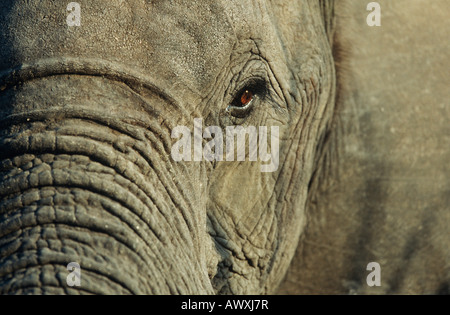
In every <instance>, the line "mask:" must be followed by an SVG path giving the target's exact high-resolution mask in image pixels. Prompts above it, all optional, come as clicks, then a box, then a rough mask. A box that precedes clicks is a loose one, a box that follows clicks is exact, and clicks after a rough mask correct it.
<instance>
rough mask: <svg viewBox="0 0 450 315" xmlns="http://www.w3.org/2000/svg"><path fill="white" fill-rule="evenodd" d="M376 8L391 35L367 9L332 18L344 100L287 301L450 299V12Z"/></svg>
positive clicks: (347, 0)
mask: <svg viewBox="0 0 450 315" xmlns="http://www.w3.org/2000/svg"><path fill="white" fill-rule="evenodd" d="M377 2H378V3H379V4H380V7H381V26H374V27H370V26H368V23H367V20H366V19H367V16H368V14H369V13H370V12H368V11H367V7H366V6H367V2H364V1H362V2H361V1H354V0H341V1H339V2H337V3H336V5H335V8H334V13H332V14H333V15H334V19H333V18H332V19H329V18H328V19H325V20H329V21H331V22H332V23H331V24H327V23H325V26H326V29H327V32H328V34H330V35H331V36H330V38H334V41H333V49H334V57H335V63H336V70H337V101H336V107H335V111H334V116H333V120H332V124H331V126H330V130H329V132H328V134H327V137H326V142H325V143H324V147H323V151H322V154H321V158H320V161H319V163H318V167H317V169H316V173H315V176H314V178H313V181H312V183H311V185H310V190H309V195H308V207H307V226H306V230H305V231H304V233H303V235H302V237H301V239H300V242H299V247H298V249H297V252H296V255H295V257H294V260H293V262H292V264H291V267H290V269H289V271H288V273H287V275H286V278H285V280H284V281H283V283H282V285H281V286H280V288H279V292H280V293H284V294H307V293H331V294H333V293H337V294H345V293H362V294H372V293H401V294H411V293H421V294H429V293H443V294H449V293H450V251H449V226H450V211H449V210H450V209H449V207H450V179H449V178H450V163H449V161H450V124H449V119H450V105H449V99H450V94H449V88H448V87H449V83H450V78H449V74H448V69H449V68H450V59H449V58H448V52H449V48H450V47H449V42H448V37H449V32H448V30H449V29H450V21H449V19H448V15H449V13H450V12H449V7H448V3H447V0H435V1H431V2H427V3H426V4H425V3H424V2H423V1H420V0H396V1H390V0H380V1H377ZM322 6H323V7H322V12H325V16H327V15H328V14H330V13H327V12H333V11H328V10H327V5H326V2H322ZM333 34H334V36H333ZM370 262H377V263H379V266H380V270H379V271H380V273H379V274H376V273H375V274H373V276H374V277H377V276H378V275H379V276H380V277H381V279H380V280H381V283H380V284H381V286H376V285H375V286H369V285H368V284H371V283H370V281H369V282H367V278H368V276H369V273H371V270H367V267H368V264H369V263H370ZM370 277H372V275H371V276H370ZM370 277H369V278H370Z"/></svg>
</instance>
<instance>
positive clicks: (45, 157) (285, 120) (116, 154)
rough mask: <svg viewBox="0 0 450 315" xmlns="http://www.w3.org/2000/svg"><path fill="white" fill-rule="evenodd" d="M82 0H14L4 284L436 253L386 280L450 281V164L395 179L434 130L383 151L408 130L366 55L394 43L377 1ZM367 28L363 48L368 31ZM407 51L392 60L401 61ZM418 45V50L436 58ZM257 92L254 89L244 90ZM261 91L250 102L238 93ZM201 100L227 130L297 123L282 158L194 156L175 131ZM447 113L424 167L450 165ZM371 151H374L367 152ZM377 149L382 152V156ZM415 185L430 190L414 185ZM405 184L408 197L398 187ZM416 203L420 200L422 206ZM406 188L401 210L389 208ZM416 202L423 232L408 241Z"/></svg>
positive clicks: (268, 268)
mask: <svg viewBox="0 0 450 315" xmlns="http://www.w3.org/2000/svg"><path fill="white" fill-rule="evenodd" d="M78 2H79V3H80V5H81V10H82V11H81V14H82V15H81V16H82V20H81V26H79V27H69V26H67V25H66V17H67V14H68V12H67V11H66V5H67V4H65V3H64V4H61V3H59V2H57V1H46V0H44V1H42V0H40V1H38V0H31V1H30V0H28V1H25V0H16V1H13V0H4V1H2V3H1V4H0V47H1V48H0V173H1V175H0V176H1V177H0V293H1V294H61V293H66V294H112V293H114V294H115V293H119V294H273V293H277V292H281V293H290V294H292V293H310V292H315V293H317V292H318V293H323V292H324V293H327V292H333V293H335V292H336V293H348V292H350V293H352V292H357V293H371V291H370V290H368V291H365V289H364V283H365V275H366V274H367V272H366V270H365V266H366V265H367V263H369V262H370V261H377V259H378V260H380V263H381V264H382V268H383V270H384V265H389V263H391V262H393V263H392V264H391V265H389V266H390V267H389V268H391V269H389V273H388V274H389V276H386V277H389V278H392V279H395V277H396V276H398V272H397V273H396V272H395V270H397V271H398V270H399V269H398V268H400V267H399V266H400V264H401V261H402V260H403V261H405V260H408V261H411V264H412V265H411V266H413V267H411V268H412V269H411V270H423V269H421V268H423V267H424V266H426V268H429V269H430V270H431V275H432V276H431V279H430V280H427V281H428V282H426V284H423V278H421V277H418V278H417V277H416V278H415V279H416V280H414V279H413V280H408V281H409V282H408V283H409V284H408V286H403V285H397V286H395V285H393V284H392V283H394V282H389V283H390V284H389V285H387V286H385V287H384V288H388V289H386V290H385V291H384V292H412V293H414V292H432V293H434V292H438V291H439V290H441V291H442V292H443V291H444V290H445V289H446V288H448V286H447V287H446V284H448V279H449V277H448V276H449V273H448V272H449V261H450V259H449V256H448V239H447V238H445V236H442V235H445V231H447V232H448V224H445V222H448V220H449V217H448V211H446V210H448V204H449V202H448V201H449V200H448V197H445V196H448V194H445V191H446V190H447V192H448V187H449V185H448V180H447V181H446V177H445V176H441V177H437V178H438V179H437V181H436V182H435V183H434V184H433V185H434V186H433V187H432V188H428V189H429V190H428V191H427V190H424V189H423V188H424V187H425V186H423V185H425V184H421V183H419V184H415V185H413V184H412V183H411V185H412V186H404V185H403V186H402V185H401V183H403V182H402V181H400V185H399V186H392V187H391V186H380V183H382V182H383V179H382V178H389V179H391V178H399V177H401V173H402V172H406V170H405V165H407V164H408V163H409V164H410V162H409V160H406V159H405V158H404V155H405V154H409V153H410V154H414V153H413V151H414V152H415V149H414V148H410V147H408V146H407V145H405V148H406V147H408V149H407V150H406V149H405V151H398V152H397V155H395V158H396V160H395V159H393V160H388V161H387V162H383V163H382V162H381V161H384V158H385V157H386V156H388V155H389V154H390V152H391V151H390V150H392V147H393V146H395V143H393V142H387V141H388V140H389V141H391V140H390V139H393V137H390V136H389V133H388V132H386V131H385V130H384V129H382V127H383V128H384V127H385V125H382V124H381V123H379V121H380V120H383V119H384V121H385V119H386V117H385V116H383V115H381V116H380V115H377V114H374V112H375V111H376V110H375V109H374V108H375V107H374V106H375V105H374V104H384V101H385V100H384V99H382V100H380V101H379V102H378V103H377V102H375V101H373V99H372V98H371V97H376V96H377V95H378V94H376V93H377V92H376V91H378V93H381V96H379V97H380V98H381V97H382V96H383V95H384V94H383V92H382V91H383V88H385V87H386V85H385V84H387V83H386V80H385V79H384V77H383V75H382V74H381V73H378V72H376V69H378V68H377V67H375V65H371V66H369V64H370V62H369V61H366V59H364V58H365V57H364V56H370V57H371V58H375V56H376V55H379V54H383V53H384V52H385V51H384V50H383V49H382V48H380V50H379V51H372V50H371V49H374V47H378V46H377V45H376V44H374V43H373V42H371V41H370V40H367V39H366V40H361V39H362V38H364V36H363V34H357V36H356V35H355V33H353V32H355V28H357V26H360V25H361V23H362V22H364V21H365V17H366V15H367V11H365V8H364V7H363V8H362V13H361V21H359V20H352V17H354V16H355V15H358V14H359V11H361V7H359V6H353V5H351V4H350V3H349V2H345V3H344V4H342V7H340V6H338V5H337V4H336V5H335V3H334V2H333V1H317V0H314V1H313V0H298V1H288V0H282V1H269V0H267V1H247V0H246V1H219V0H208V1H197V0H189V1H187V0H174V1H147V0H132V1H121V0H113V1H105V0H90V1H83V0H80V1H78ZM415 2H418V1H415ZM436 2H439V1H436ZM382 5H387V4H386V3H385V2H383V3H382ZM392 10H395V12H401V10H400V7H396V6H395V5H392ZM430 10H431V9H430ZM430 12H431V11H430ZM413 13H414V14H416V12H413ZM430 14H431V13H430ZM347 21H352V22H351V23H347ZM387 21H388V20H386V23H387ZM360 22H361V23H360ZM383 22H385V21H384V20H383ZM442 23H444V20H442ZM447 23H448V22H447ZM422 25H423V24H422ZM365 27H368V26H367V25H365ZM388 27H389V26H388ZM398 29H399V28H398V27H395V26H391V30H392V32H393V33H394V34H395V31H397V30H398ZM414 30H415V29H412V28H408V29H406V30H405V31H404V34H407V35H410V34H412V33H413V31H414ZM367 32H369V31H367ZM404 34H403V33H401V32H399V35H404ZM354 35H355V36H354ZM378 36H380V37H381V35H378ZM353 38H357V39H360V40H361V43H362V44H363V45H364V46H362V47H361V48H360V50H358V49H355V50H353V49H351V50H350V49H349V47H353V46H352V44H353V43H352V42H351V40H352V39H353ZM407 38H411V42H410V44H411V43H412V44H414V43H415V40H418V39H415V38H413V37H407ZM377 39H378V40H382V39H384V38H381V39H380V38H375V40H377ZM441 45H444V43H442V44H441ZM383 47H384V46H383ZM429 47H432V43H430V44H429ZM369 51H370V52H371V54H369ZM405 54H406V55H407V56H409V54H410V53H409V52H405ZM439 56H440V55H439ZM388 57H389V56H388ZM393 58H394V57H392V58H387V60H386V61H378V62H379V63H381V64H382V65H384V67H386V68H389V67H390V65H391V63H394V60H393ZM412 58H413V59H412V60H409V59H406V60H405V61H404V65H405V67H407V66H408V65H410V63H412V61H413V60H418V59H420V58H419V57H417V56H415V55H414V56H413V57H412ZM436 58H438V57H436ZM421 60H422V59H421ZM383 62H385V63H383ZM444 62H447V61H446V60H445V59H444ZM366 66H367V72H364V73H362V72H361V71H359V70H357V69H362V68H364V67H366ZM417 69H418V70H423V69H424V68H422V67H419V66H417ZM411 72H413V70H412V69H411V70H410V71H409V72H408V71H406V72H401V75H402V76H404V77H405V78H406V77H408V75H409V74H411ZM439 75H441V76H443V73H441V74H439ZM372 78H375V79H376V81H377V82H378V85H376V84H375V85H373V84H369V81H370V80H371V79H372ZM408 78H409V80H410V81H409V83H410V84H412V83H413V82H414V80H413V79H412V78H411V77H410V76H409V77H408ZM436 81H437V82H438V83H439V82H440V80H439V79H436ZM396 84H399V83H398V80H394V83H392V87H391V89H393V91H389V92H390V93H386V95H390V96H391V98H392V99H393V100H394V101H393V102H392V104H395V106H394V107H393V109H392V111H390V112H389V113H391V115H392V116H390V117H403V116H402V115H403V113H404V112H405V111H406V105H407V104H409V102H408V101H407V100H412V99H413V98H412V97H411V99H407V100H403V98H402V97H403V96H404V95H406V94H401V93H399V92H398V91H397V90H396V88H395V86H397V85H396ZM402 86H403V85H402ZM431 88H433V89H431ZM411 89H412V87H411ZM430 89H431V91H434V89H436V91H435V92H436V93H435V98H434V97H432V96H429V98H428V99H426V100H428V101H429V104H430V106H436V108H438V106H441V104H442V103H441V100H444V97H445V95H444V94H445V93H444V92H443V91H445V88H444V87H443V86H441V85H434V84H432V83H430ZM245 91H250V92H252V93H251V94H249V93H247V94H245V98H242V97H241V95H242V92H245ZM369 91H370V92H371V93H372V94H370V93H369ZM380 91H381V92H380ZM402 91H405V92H403V93H407V92H408V89H406V90H402ZM366 92H367V94H365V93H366ZM249 95H252V96H254V98H253V100H252V103H251V106H252V107H251V111H246V112H243V111H242V110H241V109H239V108H236V106H235V105H234V104H236V100H240V99H244V100H248V98H249ZM408 95H409V94H408ZM386 101H387V99H386ZM395 101H398V102H395ZM370 102H372V103H370ZM374 102H375V103H374ZM362 104H363V105H362ZM230 106H234V107H231V108H232V110H231V111H230ZM354 108H357V109H355V110H354V111H353V112H352V110H353V109H354ZM386 108H388V107H386ZM390 108H392V107H390ZM422 110H423V109H421V108H419V109H418V112H419V114H420V113H422ZM440 110H441V112H440V114H439V115H438V114H436V113H435V114H430V116H429V117H428V118H427V119H425V120H423V128H424V129H427V128H428V127H429V125H431V120H432V118H435V116H433V115H437V116H439V117H442V116H444V117H448V116H449V115H448V108H447V106H446V104H445V103H444V106H443V107H442V109H440ZM386 111H387V109H386ZM236 112H238V113H240V114H238V115H236V114H234V113H236ZM377 113H378V112H377ZM198 118H201V119H202V123H203V126H218V127H220V128H222V130H225V128H226V127H227V126H235V125H236V126H243V127H248V126H256V127H260V126H268V127H273V126H276V127H278V128H279V140H280V141H279V167H278V168H277V169H276V171H274V172H261V171H260V170H261V163H262V162H260V161H257V162H251V161H242V162H241V161H233V162H230V161H222V162H221V161H208V160H202V161H190V162H186V161H175V160H174V159H173V158H172V157H171V149H172V147H173V145H174V143H175V142H176V141H177V139H174V138H173V137H171V132H172V131H173V130H174V128H176V127H177V126H187V127H189V128H192V126H194V120H195V119H198ZM392 119H394V118H392ZM399 119H400V118H399ZM405 119H406V118H405ZM400 120H401V119H400ZM406 120H407V119H406ZM418 121H419V122H421V121H422V120H420V119H418ZM444 121H446V120H444V119H442V120H440V121H439V122H438V123H435V124H434V125H433V127H430V128H429V132H430V134H432V135H434V136H435V141H437V142H439V145H438V144H437V143H436V145H434V146H432V147H430V148H429V150H428V151H427V152H430V153H429V156H420V158H421V159H422V160H420V161H419V160H418V162H417V163H421V162H422V161H428V159H427V158H428V157H430V159H431V160H432V161H433V162H428V163H429V164H426V165H423V167H424V169H423V174H426V173H427V171H429V172H430V174H434V175H436V174H437V172H438V171H437V168H439V167H441V168H440V169H439V172H443V173H444V174H445V173H447V174H448V168H446V166H444V165H443V162H442V161H445V158H446V157H450V155H449V151H448V149H441V150H442V151H438V150H439V149H438V148H444V147H445V148H449V147H450V146H445V143H448V142H449V141H448V140H449V138H448V136H446V135H448V134H450V133H449V132H446V131H448V124H444ZM389 123H390V124H394V123H396V124H400V123H403V121H397V122H395V121H393V120H391V121H387V122H386V124H389ZM396 126H397V125H396ZM408 126H409V127H408ZM363 127H365V128H366V129H363ZM397 128H398V127H397ZM446 128H447V129H446ZM269 129H270V128H269ZM411 129H413V126H412V124H411V125H407V127H405V128H404V129H403V130H402V132H404V133H405V134H407V132H408V130H411ZM427 130H428V129H427ZM411 137H412V136H410V135H403V138H402V139H412V138H411ZM422 140H423V141H424V139H422ZM422 140H421V141H422ZM202 141H203V144H205V143H206V142H207V139H203V140H202ZM392 141H394V140H392ZM404 141H407V140H404ZM358 146H359V147H358ZM355 148H357V149H355ZM416 149H417V148H416ZM355 150H356V151H358V152H361V151H363V154H362V155H357V157H359V159H356V158H355V154H356V153H355ZM433 150H434V151H433ZM374 151H376V152H379V154H380V155H378V156H376V160H370V159H369V158H368V156H371V155H372V153H373V152H374ZM342 152H343V153H342ZM349 152H350V153H352V154H350V153H349ZM438 152H439V153H438ZM447 160H448V159H447ZM373 163H375V164H373ZM349 165H352V166H354V169H352V171H348V169H349V167H350V166H349ZM398 165H400V166H398ZM397 166H398V167H397ZM417 169H419V166H417V168H416V170H417ZM378 171H380V172H383V174H382V175H379V176H378V175H376V176H375V175H374V174H375V173H376V174H379V173H377V172H378ZM396 172H397V173H396ZM433 172H435V173H433ZM342 173H345V174H346V175H342ZM439 174H441V173H439ZM395 176H398V177H395ZM414 176H419V175H417V174H416V175H414ZM414 176H413V177H414ZM427 176H428V175H427ZM429 176H430V178H431V175H429ZM414 178H416V177H414ZM434 178H435V179H436V177H435V176H434ZM387 182H389V183H391V182H393V180H389V181H387ZM368 183H370V185H369V184H368ZM364 185H365V186H364ZM337 186H338V187H339V190H338V191H336V190H333V194H332V193H330V189H331V188H330V187H337ZM386 187H388V188H389V189H391V190H385V189H388V188H386ZM408 189H414V191H416V199H414V200H411V201H409V199H408V198H409V195H408V194H407V191H408ZM361 190H362V191H361ZM430 191H433V196H434V197H433V198H431V197H429V194H428V193H427V192H430ZM363 193H364V194H363ZM391 195H395V196H392V197H391ZM390 198H392V199H390ZM445 198H447V199H445ZM394 199H395V200H400V201H399V204H395V205H389V202H390V201H391V200H394ZM412 205H415V206H416V208H414V209H416V212H411V213H408V214H407V215H406V214H405V211H407V210H408V209H411V207H412ZM335 206H336V207H343V208H344V209H345V211H347V212H344V214H343V215H342V218H339V219H337V220H335V221H334V223H330V221H329V220H334V219H336V216H337V217H340V216H339V215H337V210H336V209H337V208H335ZM388 206H389V209H391V208H392V209H394V208H395V211H394V210H393V212H392V213H391V214H390V212H389V211H388V209H384V210H383V211H379V208H377V207H388ZM434 206H436V207H434ZM431 208H433V211H436V212H432V213H431V214H430V213H429V210H427V212H425V210H424V209H431ZM375 212H376V213H375ZM374 213H375V214H374ZM405 216H406V217H405ZM399 217H402V218H404V221H405V222H404V224H403V225H402V227H403V231H404V232H405V233H404V234H401V235H398V236H397V244H398V245H396V246H390V245H389V244H386V238H387V237H389V236H392V233H391V234H389V232H390V231H391V230H395V229H397V230H398V227H397V226H396V225H395V222H397V219H398V218H399ZM435 218H440V219H439V221H436V220H437V219H435ZM340 220H342V221H345V222H342V221H340ZM350 221H351V224H350ZM372 221H373V222H375V223H374V224H372ZM433 222H439V223H437V225H438V226H437V227H435V224H434V223H433ZM367 225H371V226H372V228H371V229H369V231H366V230H365V227H366V226H367ZM419 226H421V227H422V229H421V230H420V231H422V232H417V231H419ZM372 229H373V230H375V229H377V231H379V232H377V233H379V234H374V233H375V232H372ZM415 229H417V231H416V230H415ZM446 229H447V230H446ZM383 232H384V233H386V236H382V238H381V240H380V238H379V237H380V235H383ZM414 232H417V233H414ZM329 233H331V234H329ZM423 233H428V234H426V236H427V237H426V238H425V237H422V236H424V234H423ZM333 235H334V237H335V238H333ZM433 235H435V236H433ZM428 237H429V238H428ZM299 240H300V242H299ZM330 240H333V241H330ZM346 240H347V241H346ZM377 240H379V241H377ZM412 240H414V242H413V241H412ZM431 240H432V241H433V244H432V245H429V244H430V243H429V242H428V241H431ZM313 242H315V243H313ZM361 243H364V244H367V243H368V245H367V247H365V246H363V245H361ZM310 244H319V246H316V245H310ZM380 244H381V245H380ZM369 245H370V246H372V245H373V246H375V248H376V249H375V250H371V247H369ZM321 246H322V247H321ZM326 246H328V247H334V248H335V250H332V251H331V253H332V254H329V253H330V251H323V250H322V248H323V247H326ZM377 246H378V247H377ZM430 246H433V247H432V249H431V247H430ZM328 247H327V248H328ZM409 249H410V250H409ZM399 250H400V251H402V250H403V252H404V254H403V256H396V253H397V251H399ZM416 250H418V251H419V252H418V254H417V255H416V254H415V253H416ZM341 251H342V253H341ZM369 253H370V254H373V255H369ZM359 254H360V255H359ZM346 255H347V256H346ZM324 256H326V257H324ZM343 256H345V257H343ZM411 258H414V259H415V260H413V259H411ZM333 259H334V260H333ZM336 259H337V260H339V259H341V260H340V262H339V263H338V264H337V265H336V264H333V261H335V260H336ZM368 259H370V260H368ZM366 261H367V262H366ZM429 261H434V263H433V264H431V265H429V264H428V263H429ZM70 262H77V263H78V264H79V265H80V267H81V274H82V283H81V286H80V287H69V286H68V285H67V283H66V277H67V275H68V271H67V268H66V266H67V264H69V263H70ZM344 263H345V264H346V266H345V267H344V266H342V264H344ZM347 263H348V264H350V265H347ZM312 265H314V266H313V267H311V266H312ZM333 268H335V269H333ZM414 268H415V269H414ZM323 270H325V271H324V272H323ZM333 270H336V274H335V275H333V276H331V274H332V271H333ZM422 273H423V271H422ZM285 275H286V277H285ZM438 275H439V277H438ZM329 277H334V278H333V280H332V281H331V282H330V281H329V282H328V284H325V282H326V281H327V279H328V278H329ZM383 277H384V276H383ZM402 277H403V278H404V279H406V278H407V277H406V275H405V276H402ZM403 278H402V281H397V282H398V283H405V281H407V280H403ZM426 278H427V279H428V276H427V277H426ZM283 279H284V280H283ZM384 279H385V278H383V281H384ZM386 281H387V280H386ZM392 281H393V280H392ZM418 282H420V283H422V284H423V285H420V286H419V285H417V283H418ZM383 283H384V282H383ZM382 288H383V287H382Z"/></svg>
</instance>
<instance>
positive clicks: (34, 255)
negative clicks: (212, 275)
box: [0, 76, 212, 294]
mask: <svg viewBox="0 0 450 315" xmlns="http://www.w3.org/2000/svg"><path fill="white" fill-rule="evenodd" d="M100 91H102V92H100ZM133 94H135V93H133V92H130V91H129V90H128V88H126V87H124V85H123V84H121V83H113V82H110V81H109V80H108V79H105V78H100V77H88V76H53V77H48V78H42V79H38V80H33V81H30V82H26V83H24V84H23V86H20V87H16V88H14V89H12V88H11V89H8V90H6V91H4V92H3V93H2V94H1V95H0V111H1V113H0V114H1V117H6V118H3V119H2V124H1V130H0V173H1V174H0V200H1V201H0V294H5V293H20V294H24V293H50V294H59V293H75V294H77V293H88V294H89V293H107V294H108V293H124V294H172V293H181V294H194V293H197V294H198V293H212V288H211V284H210V280H209V278H208V274H207V271H206V267H205V266H203V265H202V264H201V263H200V261H202V257H201V255H204V250H202V249H201V246H200V245H199V244H200V243H201V242H202V239H201V237H202V232H201V229H200V227H201V226H202V223H201V220H202V217H201V215H200V214H199V210H197V211H194V210H195V209H202V208H204V205H202V204H201V200H202V199H201V198H200V197H199V196H200V195H201V194H202V192H201V191H199V190H198V189H195V187H191V186H190V185H194V184H192V183H198V182H201V181H202V180H204V179H203V178H202V177H201V175H200V174H203V173H204V172H203V173H202V172H197V171H195V170H192V169H188V168H186V167H185V166H184V168H182V169H178V168H179V167H181V166H180V165H175V164H173V165H172V164H171V162H170V160H169V156H170V155H169V154H168V153H167V152H166V149H165V148H166V147H168V143H166V142H165V141H167V140H166V138H165V137H164V134H170V133H168V131H167V130H165V128H168V127H167V126H163V125H162V124H161V123H159V122H158V121H157V119H158V117H159V116H158V114H157V113H155V112H153V114H152V115H147V114H146V115H144V114H143V109H142V106H143V105H142V100H141V101H139V100H138V98H137V97H135V98H133ZM68 100H70V101H68ZM73 100H76V102H75V101H73ZM170 174H178V175H177V176H178V177H177V178H174V176H170ZM183 182H185V183H186V184H185V185H184V186H183V184H182V183H183ZM180 187H183V188H185V189H187V190H189V191H191V194H189V195H186V194H184V193H183V192H182V191H181V188H180ZM203 220H205V219H203ZM203 226H204V224H203ZM72 262H74V263H76V264H78V265H79V266H80V268H81V270H80V273H81V281H80V285H81V286H79V287H78V286H70V284H73V282H71V281H67V280H68V276H69V275H70V272H71V271H69V270H68V269H67V266H68V264H70V263H72ZM180 262H182V263H180ZM69 280H70V278H69ZM72 280H73V279H72Z"/></svg>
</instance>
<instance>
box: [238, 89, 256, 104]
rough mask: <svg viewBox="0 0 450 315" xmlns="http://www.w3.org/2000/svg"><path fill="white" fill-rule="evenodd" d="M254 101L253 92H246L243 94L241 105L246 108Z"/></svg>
mask: <svg viewBox="0 0 450 315" xmlns="http://www.w3.org/2000/svg"><path fill="white" fill-rule="evenodd" d="M252 101H253V92H252V91H249V90H245V92H244V93H242V94H241V98H240V104H239V105H240V106H242V107H244V106H246V105H248V104H250V102H252Z"/></svg>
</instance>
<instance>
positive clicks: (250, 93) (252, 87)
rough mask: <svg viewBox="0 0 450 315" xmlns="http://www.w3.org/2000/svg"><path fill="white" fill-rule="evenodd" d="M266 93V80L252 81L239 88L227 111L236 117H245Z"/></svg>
mask: <svg viewBox="0 0 450 315" xmlns="http://www.w3.org/2000/svg"><path fill="white" fill-rule="evenodd" d="M264 95H265V82H264V81H263V80H261V81H260V80H258V81H256V82H251V83H249V84H247V85H246V86H245V87H244V88H242V89H241V90H239V92H238V93H237V94H236V96H235V98H234V99H233V101H232V102H231V104H230V106H228V108H227V111H228V112H229V113H230V114H231V115H232V116H234V117H238V118H245V117H246V116H248V115H249V114H250V113H251V111H252V110H253V108H254V107H255V103H256V101H257V100H258V99H261V98H263V97H264Z"/></svg>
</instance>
